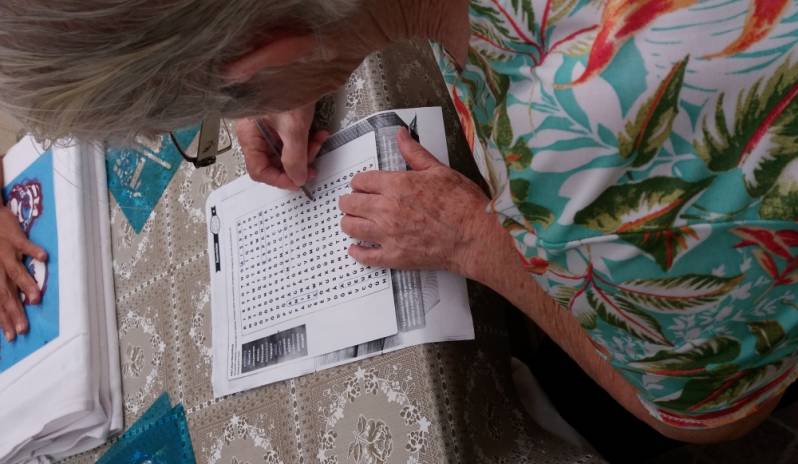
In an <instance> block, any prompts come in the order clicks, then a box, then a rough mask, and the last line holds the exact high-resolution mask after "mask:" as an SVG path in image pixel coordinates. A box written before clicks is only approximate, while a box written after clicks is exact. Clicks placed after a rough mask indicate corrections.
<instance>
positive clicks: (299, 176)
mask: <svg viewBox="0 0 798 464" xmlns="http://www.w3.org/2000/svg"><path fill="white" fill-rule="evenodd" d="M314 108H315V104H310V105H307V106H303V107H300V108H297V109H294V110H291V111H286V112H283V113H271V114H266V115H263V116H261V117H260V118H261V120H262V121H263V123H264V125H265V126H266V128H267V129H269V130H271V131H272V132H273V133H274V134H276V136H277V137H276V138H277V139H279V140H280V141H281V142H282V146H283V147H282V152H281V153H274V151H273V150H272V149H271V147H270V146H269V144H268V143H267V142H266V140H265V139H264V138H263V135H262V134H261V132H260V130H259V129H258V126H257V124H256V120H255V119H240V120H238V121H237V122H236V133H237V135H238V141H239V143H240V144H241V149H242V150H243V151H244V161H245V162H246V165H247V172H248V173H249V176H250V177H251V178H252V180H254V181H257V182H263V183H265V184H269V185H273V186H275V187H279V188H282V189H286V190H298V189H299V188H300V187H302V186H303V185H305V182H307V180H308V179H309V178H311V177H313V176H314V175H315V173H314V171H313V167H312V165H313V161H314V160H315V159H316V155H318V154H319V150H321V145H322V144H323V143H324V141H325V140H326V139H327V137H328V135H329V134H328V132H326V131H319V132H316V133H315V134H311V133H310V130H311V126H312V124H313V114H314Z"/></svg>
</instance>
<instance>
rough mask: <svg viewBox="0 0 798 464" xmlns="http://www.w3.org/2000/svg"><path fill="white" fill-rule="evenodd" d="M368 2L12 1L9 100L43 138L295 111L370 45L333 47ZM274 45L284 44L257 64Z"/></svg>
mask: <svg viewBox="0 0 798 464" xmlns="http://www.w3.org/2000/svg"><path fill="white" fill-rule="evenodd" d="M360 2H361V0H214V1H202V2H197V1H195V0H160V1H155V0H5V1H2V2H0V108H1V109H3V110H5V111H7V112H8V113H10V114H12V115H13V116H15V117H16V118H18V119H19V120H20V122H22V123H23V124H25V125H26V126H27V127H29V128H30V129H32V130H33V131H34V132H36V133H37V134H39V135H42V136H45V137H48V138H60V137H64V136H70V135H74V136H79V137H86V138H92V139H104V138H112V139H124V138H127V137H129V136H130V135H133V134H134V133H137V132H151V133H156V132H163V131H167V130H172V129H177V128H180V127H186V126H190V125H193V124H196V123H198V122H199V121H200V120H201V119H202V118H203V117H205V116H206V115H208V114H213V113H217V112H221V113H222V114H224V115H225V116H226V117H238V116H245V115H252V114H255V113H257V112H262V111H266V110H283V109H288V108H290V107H294V106H297V105H298V104H300V103H307V102H309V101H312V100H313V99H315V98H317V97H318V96H320V95H321V94H322V93H325V92H329V91H331V90H332V89H333V88H335V86H336V85H339V84H340V83H341V80H342V79H345V78H346V76H347V75H348V74H349V72H351V70H352V69H353V68H354V67H355V66H356V65H357V63H358V62H359V61H360V59H362V57H363V55H364V53H366V52H367V50H352V52H351V53H349V52H343V53H342V52H341V50H342V49H341V47H336V48H335V49H333V48H329V49H328V47H326V46H325V41H326V40H328V35H329V34H330V30H331V29H336V28H339V27H340V26H336V23H337V24H339V25H340V24H346V23H347V21H342V20H344V19H347V18H351V17H353V16H354V15H355V14H356V12H357V7H358V4H359V3H360ZM333 35H335V34H333ZM308 38H312V39H313V40H308ZM265 42H269V43H270V44H276V46H273V47H269V48H268V49H267V50H266V53H265V54H263V53H261V55H260V56H259V57H258V56H255V57H254V64H255V65H257V67H254V68H253V67H252V64H253V59H251V57H248V55H252V53H253V50H256V49H258V48H260V47H262V45H263V43H265ZM353 47H354V48H359V47H358V46H353ZM346 48H347V47H344V48H343V49H346ZM360 48H362V47H360ZM350 55H351V56H350ZM242 57H243V60H242ZM259 58H260V59H261V61H262V60H263V59H265V60H273V61H275V62H277V63H280V64H283V65H284V66H278V67H275V68H273V69H269V68H268V66H267V67H266V68H265V69H264V67H263V64H264V63H259V62H258V59H259ZM246 60H249V62H250V63H249V66H247V62H246ZM237 61H238V62H241V61H243V63H239V64H238V65H234V67H233V68H231V67H230V63H236V62H237ZM236 66H237V67H236ZM231 80H232V81H237V82H238V83H234V82H231Z"/></svg>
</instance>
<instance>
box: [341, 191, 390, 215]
mask: <svg viewBox="0 0 798 464" xmlns="http://www.w3.org/2000/svg"><path fill="white" fill-rule="evenodd" d="M381 200H382V197H381V196H380V195H373V194H369V193H350V194H348V195H341V196H340V197H339V198H338V207H339V208H340V209H341V212H343V213H344V214H348V215H350V216H357V217H360V218H366V219H372V218H374V217H375V216H376V215H377V214H378V213H379V211H380V210H381V208H382V202H381Z"/></svg>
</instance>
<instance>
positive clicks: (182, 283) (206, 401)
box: [67, 43, 601, 464]
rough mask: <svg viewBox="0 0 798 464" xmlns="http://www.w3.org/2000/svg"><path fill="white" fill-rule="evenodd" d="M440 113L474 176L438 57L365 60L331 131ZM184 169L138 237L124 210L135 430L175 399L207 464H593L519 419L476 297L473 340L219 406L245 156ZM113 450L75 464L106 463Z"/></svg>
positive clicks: (487, 308) (117, 252) (483, 296)
mask: <svg viewBox="0 0 798 464" xmlns="http://www.w3.org/2000/svg"><path fill="white" fill-rule="evenodd" d="M438 105H440V106H443V107H444V115H445V119H446V128H447V137H448V139H449V145H450V146H449V152H450V157H451V158H452V165H453V166H454V167H455V168H457V169H459V170H460V171H461V172H463V173H465V174H466V175H468V176H470V177H471V178H473V179H478V177H479V175H478V171H477V169H476V166H475V165H474V163H473V161H472V160H471V155H470V153H469V150H468V148H467V145H466V143H465V140H464V137H463V136H462V135H461V132H460V127H459V123H458V122H457V116H456V114H455V112H454V109H453V107H452V106H451V103H450V100H449V97H448V95H447V92H446V89H445V87H444V85H443V81H442V80H441V79H440V75H439V74H438V70H437V67H436V65H435V62H434V59H433V57H432V54H431V52H430V50H429V48H428V46H427V45H426V44H410V43H409V44H404V45H400V46H396V47H394V48H392V49H390V50H388V51H386V52H383V53H377V54H374V55H372V56H371V57H369V58H368V59H367V60H366V61H365V62H364V63H363V64H362V65H361V66H360V68H359V69H358V70H357V71H356V72H355V73H354V74H353V75H352V77H351V78H350V79H349V81H348V82H347V83H346V85H345V87H344V88H343V89H342V90H341V92H339V94H338V95H336V96H335V97H333V98H329V99H326V100H325V101H324V103H323V104H322V105H321V111H320V117H321V118H322V119H326V120H327V122H328V123H329V126H328V127H330V128H331V129H335V128H337V127H340V126H342V125H346V124H348V123H350V122H353V121H355V120H357V119H359V118H361V117H363V116H365V115H367V114H370V113H372V112H375V111H380V110H385V109H389V108H399V107H415V106H438ZM234 151H235V153H234V154H233V155H232V156H229V155H225V156H223V157H221V158H220V159H219V160H220V161H219V162H218V163H217V164H216V165H214V166H212V167H210V168H206V169H202V170H197V169H195V168H194V167H192V166H190V165H188V164H184V165H183V166H182V167H181V168H180V170H179V171H178V172H177V174H176V175H175V178H174V179H173V180H172V182H171V184H170V185H169V187H168V189H167V190H166V192H165V194H164V196H163V197H162V199H161V201H160V202H159V204H158V206H157V208H156V209H155V211H154V212H153V214H152V216H151V217H150V219H149V221H148V222H147V224H146V225H145V227H144V230H143V231H142V232H141V233H140V234H135V233H134V232H133V230H132V228H131V227H130V225H129V224H128V223H127V220H126V219H125V217H124V215H123V214H122V213H121V211H120V210H119V208H118V206H116V205H115V204H113V202H112V204H113V206H112V211H111V216H112V221H111V222H112V241H113V257H114V280H115V287H116V302H117V314H118V325H119V336H120V351H121V353H120V355H121V365H122V374H123V377H124V381H123V391H124V409H125V424H126V426H129V425H130V424H132V423H133V422H134V421H135V420H136V419H137V418H138V417H139V416H140V415H141V414H142V413H143V412H144V410H146V408H147V407H148V406H149V405H150V403H151V402H152V401H153V400H155V399H156V398H157V397H158V396H159V395H160V394H161V392H163V391H168V392H169V393H170V395H171V396H172V399H173V401H179V402H182V403H183V404H184V406H185V408H186V412H187V417H188V422H189V426H190V430H191V438H192V442H193V446H194V451H195V454H196V457H197V462H200V463H217V462H223V463H236V464H245V463H246V464H255V463H268V464H277V463H317V462H318V463H324V464H333V463H341V464H343V463H348V462H353V463H358V464H360V463H447V462H458V463H459V462H484V463H502V462H503V463H513V464H514V463H524V462H532V463H590V462H601V461H600V459H599V458H598V457H597V456H595V455H591V454H590V453H589V452H587V451H579V450H575V449H573V448H571V447H570V446H569V445H567V444H565V443H563V442H561V441H560V440H558V439H556V438H555V437H553V436H551V435H549V434H548V433H547V432H545V431H543V430H542V429H541V428H539V427H538V426H537V425H536V424H534V423H532V422H531V421H530V420H529V419H528V418H527V416H526V415H525V413H523V412H522V409H521V407H520V404H519V403H518V401H517V399H516V396H515V392H514V388H513V384H512V380H511V377H510V361H509V359H510V358H509V351H508V342H507V331H506V328H505V322H504V314H505V311H506V310H510V309H511V308H510V307H509V305H508V303H506V302H504V301H503V300H502V299H501V298H499V297H498V296H496V295H495V294H493V293H492V292H490V291H489V290H487V289H484V288H481V287H479V286H477V285H474V284H472V283H469V293H470V297H471V306H472V309H473V313H474V323H475V329H476V336H477V339H476V341H475V342H454V343H442V344H434V345H426V346H419V347H415V348H411V349H406V350H402V351H400V352H396V353H393V354H389V355H384V356H380V357H377V358H373V359H370V360H365V361H362V362H357V363H353V364H349V365H345V366H341V367H338V368H333V369H329V370H326V371H323V372H320V373H317V374H314V375H308V376H305V377H301V378H298V379H295V380H290V381H286V382H281V383H278V384H274V385H269V386H266V387H262V388H257V389H254V390H250V391H247V392H244V393H241V394H236V395H232V396H229V397H226V398H223V399H221V400H214V399H213V394H212V390H211V381H210V379H211V330H210V328H211V326H210V305H209V301H210V289H209V285H208V282H209V278H208V257H207V250H206V248H207V242H206V237H205V227H206V226H205V216H204V206H205V199H206V198H207V195H208V194H209V193H210V192H211V191H212V190H213V189H216V188H218V187H219V186H221V185H223V184H225V183H227V182H229V181H231V180H233V179H234V178H235V177H237V176H240V175H243V174H244V173H245V171H244V166H243V161H242V157H241V153H240V152H241V150H240V147H239V146H238V145H237V143H234ZM104 449H105V447H103V448H100V449H98V450H95V451H92V452H89V453H85V454H83V455H80V456H76V457H73V458H71V459H69V460H67V462H72V463H84V462H94V460H95V459H96V458H97V457H98V456H99V455H101V454H102V452H103V451H104Z"/></svg>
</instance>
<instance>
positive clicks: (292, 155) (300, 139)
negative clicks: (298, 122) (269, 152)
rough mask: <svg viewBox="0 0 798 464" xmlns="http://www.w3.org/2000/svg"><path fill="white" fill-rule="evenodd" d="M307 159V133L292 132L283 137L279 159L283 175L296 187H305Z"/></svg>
mask: <svg viewBox="0 0 798 464" xmlns="http://www.w3.org/2000/svg"><path fill="white" fill-rule="evenodd" d="M281 137H282V134H281ZM308 158H309V157H308V135H307V133H305V132H303V131H297V130H292V131H290V132H289V133H288V136H286V137H283V154H282V157H281V158H280V159H281V160H282V162H283V169H285V173H286V174H287V175H288V178H289V179H291V180H292V181H293V182H294V185H296V186H302V185H305V182H307V180H308Z"/></svg>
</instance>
